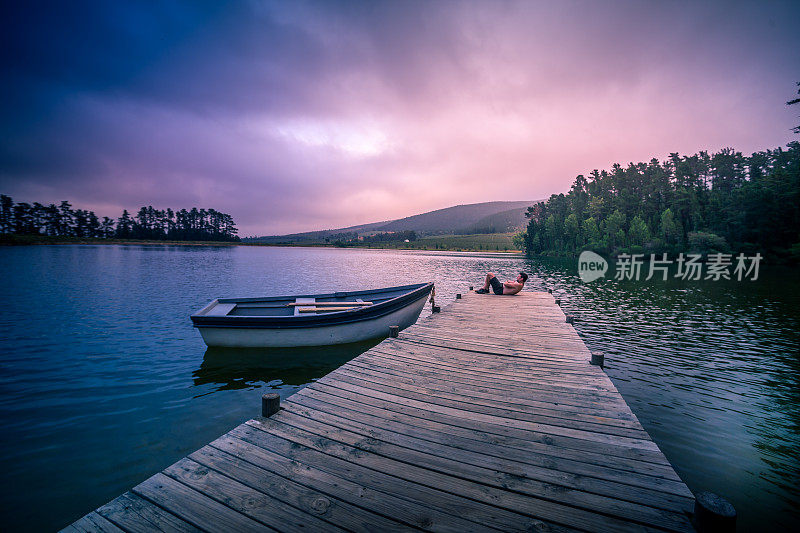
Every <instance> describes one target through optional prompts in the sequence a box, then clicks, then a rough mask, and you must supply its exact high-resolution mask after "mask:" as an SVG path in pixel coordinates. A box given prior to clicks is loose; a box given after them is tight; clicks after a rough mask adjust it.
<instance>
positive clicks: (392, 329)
mask: <svg viewBox="0 0 800 533" xmlns="http://www.w3.org/2000/svg"><path fill="white" fill-rule="evenodd" d="M399 335H400V326H389V336H390V337H392V338H393V339H396V338H397V337H398V336H399Z"/></svg>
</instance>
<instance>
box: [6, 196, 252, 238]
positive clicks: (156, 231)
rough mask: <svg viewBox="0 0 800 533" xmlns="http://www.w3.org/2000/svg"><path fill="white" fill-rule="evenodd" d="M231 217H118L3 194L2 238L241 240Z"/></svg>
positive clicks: (204, 213)
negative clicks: (13, 197) (28, 200)
mask: <svg viewBox="0 0 800 533" xmlns="http://www.w3.org/2000/svg"><path fill="white" fill-rule="evenodd" d="M237 234H238V229H237V228H236V223H235V222H234V220H233V217H232V216H231V215H229V214H227V213H221V212H219V211H217V210H215V209H198V208H196V207H193V208H191V209H180V210H176V211H173V210H172V209H170V208H168V209H154V208H153V207H152V206H147V207H142V208H140V209H139V211H138V212H137V214H136V215H135V216H131V215H130V213H128V210H127V209H125V210H123V211H122V215H120V217H119V218H117V219H113V218H110V217H102V218H100V217H98V216H97V215H96V214H95V213H94V212H93V211H88V210H84V209H73V208H72V204H70V203H69V202H68V201H63V202H61V203H60V204H59V205H55V204H50V205H43V204H40V203H39V202H34V203H33V204H29V203H26V202H20V203H14V200H13V199H12V198H11V197H10V196H6V195H4V194H3V195H0V236H2V237H3V240H4V241H7V242H11V243H19V244H24V243H35V242H59V241H66V242H70V241H81V240H101V241H102V240H131V239H133V240H144V241H214V242H238V241H239V237H238V235H237Z"/></svg>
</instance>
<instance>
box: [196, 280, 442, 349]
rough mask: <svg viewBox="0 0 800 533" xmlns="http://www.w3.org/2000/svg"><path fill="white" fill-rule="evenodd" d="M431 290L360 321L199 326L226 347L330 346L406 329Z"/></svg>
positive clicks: (204, 334)
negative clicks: (391, 329) (281, 325)
mask: <svg viewBox="0 0 800 533" xmlns="http://www.w3.org/2000/svg"><path fill="white" fill-rule="evenodd" d="M427 299H428V293H425V294H423V295H422V296H421V297H420V298H418V299H416V300H414V301H413V302H412V303H410V304H409V305H406V306H405V307H402V308H400V309H397V310H395V311H392V312H391V313H388V314H385V315H382V316H378V317H375V318H371V319H368V320H359V321H357V322H351V323H345V324H334V325H320V326H311V327H301V328H270V327H229V326H203V327H198V329H199V330H200V334H201V335H202V337H203V340H204V341H205V343H206V344H207V345H208V346H214V347H226V348H279V347H293V346H327V345H332V344H346V343H351V342H358V341H364V340H368V339H376V338H380V337H388V336H389V326H400V329H401V330H402V329H405V328H407V327H408V326H410V325H412V324H414V323H415V322H416V321H417V318H419V315H420V313H421V312H422V308H423V307H424V306H425V302H426V301H427Z"/></svg>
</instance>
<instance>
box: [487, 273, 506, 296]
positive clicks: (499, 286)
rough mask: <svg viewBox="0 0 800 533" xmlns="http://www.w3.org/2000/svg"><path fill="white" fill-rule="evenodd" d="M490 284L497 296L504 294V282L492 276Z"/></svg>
mask: <svg viewBox="0 0 800 533" xmlns="http://www.w3.org/2000/svg"><path fill="white" fill-rule="evenodd" d="M489 284H490V285H491V286H492V290H493V291H494V293H495V294H503V282H502V281H500V280H499V279H497V276H492V279H490V280H489Z"/></svg>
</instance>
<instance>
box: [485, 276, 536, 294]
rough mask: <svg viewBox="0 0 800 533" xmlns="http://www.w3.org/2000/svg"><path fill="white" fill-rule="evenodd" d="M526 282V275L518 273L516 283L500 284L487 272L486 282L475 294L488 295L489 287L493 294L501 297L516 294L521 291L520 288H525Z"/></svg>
mask: <svg viewBox="0 0 800 533" xmlns="http://www.w3.org/2000/svg"><path fill="white" fill-rule="evenodd" d="M526 281H528V275H527V274H526V273H525V272H520V273H519V276H517V279H516V281H511V280H508V281H506V282H505V283H501V282H500V280H499V279H497V276H495V275H494V273H493V272H489V273H488V274H486V282H485V283H484V284H483V288H482V289H478V290H477V291H475V292H476V293H478V294H488V293H489V285H491V286H492V290H493V291H494V293H495V294H503V295H510V294H517V293H518V292H519V291H521V290H522V287H524V286H525V282H526Z"/></svg>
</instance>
